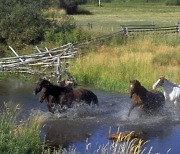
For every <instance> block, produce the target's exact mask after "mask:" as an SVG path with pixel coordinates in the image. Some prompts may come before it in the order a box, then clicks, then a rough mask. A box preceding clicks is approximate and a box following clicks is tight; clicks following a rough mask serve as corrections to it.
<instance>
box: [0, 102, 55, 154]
mask: <svg viewBox="0 0 180 154" xmlns="http://www.w3.org/2000/svg"><path fill="white" fill-rule="evenodd" d="M19 109H20V108H19V106H15V107H13V105H12V104H11V105H10V104H8V103H5V104H4V106H3V108H2V109H1V110H0V153H1V154H7V153H8V154H11V153H12V154H20V153H21V154H27V153H31V154H33V153H34V154H38V153H47V154H48V153H51V152H52V151H50V150H49V149H48V148H47V149H45V148H44V147H45V146H44V145H43V143H42V142H41V141H40V136H39V134H40V127H41V124H42V118H41V117H30V118H29V119H28V120H24V121H20V122H17V120H16V118H17V115H18V112H19ZM53 152H54V153H57V151H53ZM53 152H52V153H53Z"/></svg>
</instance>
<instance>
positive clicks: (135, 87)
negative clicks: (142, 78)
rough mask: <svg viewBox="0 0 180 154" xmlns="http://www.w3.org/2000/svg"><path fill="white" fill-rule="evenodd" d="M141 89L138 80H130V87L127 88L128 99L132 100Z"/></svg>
mask: <svg viewBox="0 0 180 154" xmlns="http://www.w3.org/2000/svg"><path fill="white" fill-rule="evenodd" d="M140 87H141V83H140V82H139V81H138V80H132V81H130V86H129V94H130V98H132V96H133V95H134V94H138V93H139V91H140V90H139V89H140Z"/></svg>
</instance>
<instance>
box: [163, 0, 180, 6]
mask: <svg viewBox="0 0 180 154" xmlns="http://www.w3.org/2000/svg"><path fill="white" fill-rule="evenodd" d="M166 5H180V0H167V1H166Z"/></svg>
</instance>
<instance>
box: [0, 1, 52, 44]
mask: <svg viewBox="0 0 180 154" xmlns="http://www.w3.org/2000/svg"><path fill="white" fill-rule="evenodd" d="M43 6H44V4H43V1H42V0H41V1H38V2H37V1H36V0H31V1H28V0H1V1H0V32H1V33H0V38H1V39H0V41H1V42H2V41H3V42H4V43H6V44H16V45H18V46H19V45H22V44H23V43H25V44H35V43H37V42H39V41H40V40H42V39H43V34H44V30H45V28H46V27H47V25H48V24H49V23H48V21H47V20H45V19H44V18H43V16H42V14H41V13H40V11H41V9H42V7H43Z"/></svg>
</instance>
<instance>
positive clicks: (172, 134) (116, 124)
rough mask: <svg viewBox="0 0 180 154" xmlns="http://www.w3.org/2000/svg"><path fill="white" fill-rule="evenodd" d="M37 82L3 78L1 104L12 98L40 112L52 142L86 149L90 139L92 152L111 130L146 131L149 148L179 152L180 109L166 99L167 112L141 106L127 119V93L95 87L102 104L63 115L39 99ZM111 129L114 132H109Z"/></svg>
mask: <svg viewBox="0 0 180 154" xmlns="http://www.w3.org/2000/svg"><path fill="white" fill-rule="evenodd" d="M34 87H35V83H34V84H29V83H23V82H19V81H18V82H17V81H14V80H10V79H6V80H3V81H0V105H1V106H2V104H3V103H4V101H5V102H8V101H11V102H12V103H13V104H20V105H21V106H22V110H23V111H22V113H21V114H22V115H23V116H27V117H28V116H29V115H30V114H33V113H39V114H40V115H41V116H43V117H44V119H45V121H44V127H43V128H42V133H41V138H42V140H45V142H46V143H47V144H49V145H52V146H55V147H58V146H59V145H63V146H64V147H68V146H69V145H72V144H74V145H75V147H76V149H77V151H80V152H81V153H84V149H85V147H86V144H87V143H86V139H87V138H88V142H90V143H91V152H93V151H95V150H96V149H98V147H99V146H100V145H102V144H106V143H108V142H109V141H108V139H107V137H108V136H109V134H110V133H111V134H114V133H116V132H117V131H118V130H119V131H143V132H145V133H146V138H147V140H150V141H149V142H148V144H147V145H146V146H147V148H150V147H151V146H153V150H152V151H153V152H161V153H165V152H166V151H167V150H168V149H169V148H172V150H171V152H172V153H173V154H174V153H179V145H178V143H179V142H180V138H179V137H178V136H179V135H180V129H179V128H180V111H179V109H178V108H175V107H174V106H173V105H171V104H168V103H166V106H165V108H164V112H163V113H161V114H159V115H157V116H152V117H142V118H139V115H138V113H139V112H138V110H139V109H135V110H133V112H132V114H131V117H130V118H129V119H127V114H128V111H129V107H130V105H131V100H130V99H129V96H128V95H127V94H118V93H110V92H105V91H100V90H94V89H93V90H92V91H93V92H94V93H95V94H96V95H97V96H98V98H99V104H100V105H99V108H91V107H89V106H87V105H82V106H77V107H74V108H71V109H68V110H67V111H66V112H64V113H62V114H61V115H58V114H55V115H53V114H51V113H49V112H48V109H47V107H46V104H45V103H42V104H40V103H39V102H38V96H34V95H33V89H34ZM109 132H110V133H109Z"/></svg>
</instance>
